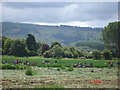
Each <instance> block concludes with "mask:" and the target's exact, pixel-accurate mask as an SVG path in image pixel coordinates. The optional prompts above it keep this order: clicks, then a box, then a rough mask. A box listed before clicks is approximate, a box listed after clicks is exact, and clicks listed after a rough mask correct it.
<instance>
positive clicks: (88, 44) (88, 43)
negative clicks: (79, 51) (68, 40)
mask: <svg viewBox="0 0 120 90" xmlns="http://www.w3.org/2000/svg"><path fill="white" fill-rule="evenodd" d="M75 46H76V47H83V46H86V47H89V48H92V49H98V50H103V49H104V45H103V44H102V43H99V42H92V41H83V42H82V41H81V42H77V43H76V45H75Z"/></svg>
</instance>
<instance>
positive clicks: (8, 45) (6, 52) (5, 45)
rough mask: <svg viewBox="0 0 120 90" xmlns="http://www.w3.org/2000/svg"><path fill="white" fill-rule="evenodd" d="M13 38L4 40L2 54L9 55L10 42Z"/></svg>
mask: <svg viewBox="0 0 120 90" xmlns="http://www.w3.org/2000/svg"><path fill="white" fill-rule="evenodd" d="M12 42H13V40H11V39H7V40H5V42H4V46H3V48H4V49H3V54H5V55H10V53H11V44H12Z"/></svg>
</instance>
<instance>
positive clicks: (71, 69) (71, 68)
mask: <svg viewBox="0 0 120 90" xmlns="http://www.w3.org/2000/svg"><path fill="white" fill-rule="evenodd" d="M73 70H74V68H73V67H69V68H67V69H66V71H73Z"/></svg>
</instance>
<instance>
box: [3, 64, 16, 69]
mask: <svg viewBox="0 0 120 90" xmlns="http://www.w3.org/2000/svg"><path fill="white" fill-rule="evenodd" d="M2 69H15V66H14V65H11V64H2Z"/></svg>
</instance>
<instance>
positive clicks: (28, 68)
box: [25, 67, 33, 75]
mask: <svg viewBox="0 0 120 90" xmlns="http://www.w3.org/2000/svg"><path fill="white" fill-rule="evenodd" d="M25 75H33V70H32V68H31V67H27V70H26V71H25Z"/></svg>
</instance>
